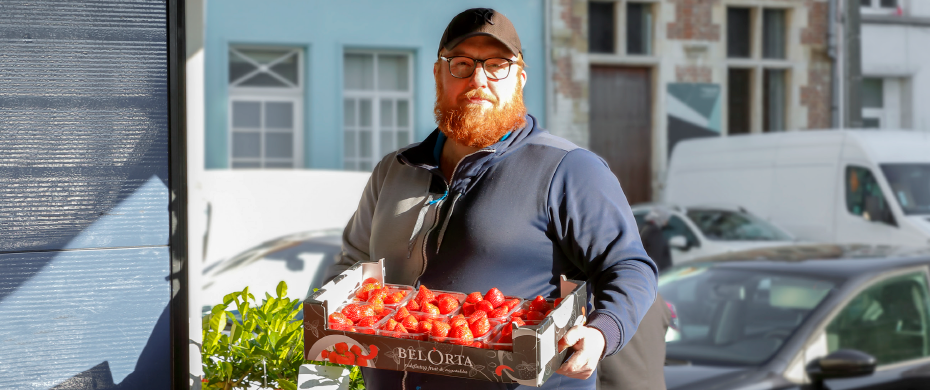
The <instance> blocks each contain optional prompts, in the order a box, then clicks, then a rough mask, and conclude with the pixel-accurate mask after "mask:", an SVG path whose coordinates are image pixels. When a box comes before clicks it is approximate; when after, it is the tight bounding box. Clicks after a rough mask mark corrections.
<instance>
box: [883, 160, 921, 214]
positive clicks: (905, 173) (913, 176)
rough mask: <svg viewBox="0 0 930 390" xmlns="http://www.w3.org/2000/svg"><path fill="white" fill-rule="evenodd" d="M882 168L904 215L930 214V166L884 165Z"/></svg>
mask: <svg viewBox="0 0 930 390" xmlns="http://www.w3.org/2000/svg"><path fill="white" fill-rule="evenodd" d="M881 168H882V173H884V174H885V179H887V180H888V185H889V186H891V192H892V195H893V196H892V197H893V198H894V199H895V200H897V201H898V205H899V206H901V210H903V211H904V214H906V215H911V214H930V164H927V163H924V164H882V165H881Z"/></svg>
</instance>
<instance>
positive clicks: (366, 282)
mask: <svg viewBox="0 0 930 390" xmlns="http://www.w3.org/2000/svg"><path fill="white" fill-rule="evenodd" d="M362 284H377V285H378V287H379V288H380V287H381V282H379V281H378V279H375V278H367V279H365V280H363V281H362Z"/></svg>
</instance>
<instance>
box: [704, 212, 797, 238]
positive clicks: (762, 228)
mask: <svg viewBox="0 0 930 390" xmlns="http://www.w3.org/2000/svg"><path fill="white" fill-rule="evenodd" d="M687 214H688V218H690V219H691V221H693V222H694V224H695V225H697V227H698V229H700V230H701V233H704V236H705V237H707V239H709V240H720V241H791V240H792V237H791V236H790V235H788V233H785V232H784V231H782V230H781V229H779V228H777V227H775V226H772V224H770V223H768V222H765V221H763V220H762V219H760V218H758V217H756V216H753V215H751V214H749V213H744V212H738V211H729V210H715V209H689V210H688V213H687Z"/></svg>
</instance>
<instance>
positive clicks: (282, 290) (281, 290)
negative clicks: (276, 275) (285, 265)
mask: <svg viewBox="0 0 930 390" xmlns="http://www.w3.org/2000/svg"><path fill="white" fill-rule="evenodd" d="M275 292H277V293H278V298H283V297H284V296H285V295H287V283H284V281H283V280H282V281H281V283H278V287H277V288H276V289H275Z"/></svg>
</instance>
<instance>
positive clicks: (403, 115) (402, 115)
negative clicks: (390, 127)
mask: <svg viewBox="0 0 930 390" xmlns="http://www.w3.org/2000/svg"><path fill="white" fill-rule="evenodd" d="M409 110H410V107H409V105H408V103H407V100H398V101H397V127H407V126H410V111H409ZM404 145H406V144H404Z"/></svg>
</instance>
